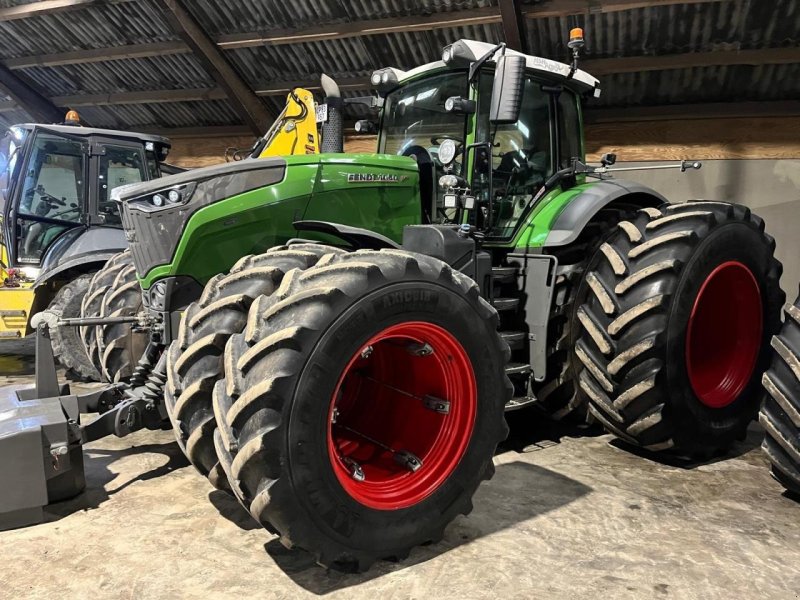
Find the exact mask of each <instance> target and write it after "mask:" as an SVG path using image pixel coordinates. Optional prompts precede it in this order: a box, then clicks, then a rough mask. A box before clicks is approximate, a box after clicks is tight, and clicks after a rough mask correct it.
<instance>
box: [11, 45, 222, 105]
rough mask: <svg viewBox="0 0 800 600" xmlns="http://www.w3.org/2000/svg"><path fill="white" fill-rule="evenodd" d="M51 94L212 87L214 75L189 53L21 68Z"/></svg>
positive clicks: (35, 83)
mask: <svg viewBox="0 0 800 600" xmlns="http://www.w3.org/2000/svg"><path fill="white" fill-rule="evenodd" d="M17 73H18V74H21V75H23V76H24V77H27V78H28V79H29V80H30V81H31V82H33V84H34V85H36V86H38V87H39V89H43V90H47V91H48V95H50V96H65V95H72V94H79V93H87V94H93V93H104V92H123V91H140V90H158V89H170V90H176V89H191V88H202V87H213V86H214V85H215V83H214V79H213V78H212V77H211V76H210V75H209V74H208V73H207V72H206V70H205V69H203V67H202V66H201V65H200V62H199V61H198V60H197V59H196V58H195V57H194V56H193V55H191V54H172V55H167V56H154V57H151V58H132V59H126V60H115V61H109V62H97V63H84V64H74V65H63V66H57V67H33V68H30V69H20V70H18V71H17Z"/></svg>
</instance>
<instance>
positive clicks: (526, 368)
mask: <svg viewBox="0 0 800 600" xmlns="http://www.w3.org/2000/svg"><path fill="white" fill-rule="evenodd" d="M530 372H531V366H530V365H528V364H525V363H508V364H507V365H506V375H527V374H528V373H530Z"/></svg>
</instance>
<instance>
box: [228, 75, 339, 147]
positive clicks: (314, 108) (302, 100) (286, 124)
mask: <svg viewBox="0 0 800 600" xmlns="http://www.w3.org/2000/svg"><path fill="white" fill-rule="evenodd" d="M325 108H326V107H325V105H317V104H316V103H315V102H314V95H313V94H312V93H311V92H309V91H308V90H306V89H303V88H295V89H293V90H291V91H290V92H289V95H288V96H287V97H286V105H285V106H284V107H283V110H282V111H281V113H280V114H279V115H278V118H277V119H275V122H274V123H273V124H272V126H271V127H270V128H269V129H268V130H267V132H266V133H265V134H264V135H263V136H262V137H260V138H259V139H258V140H257V141H256V143H255V145H253V146H252V147H250V148H247V149H240V148H228V149H227V150H226V151H225V160H226V161H230V160H244V159H248V158H266V157H268V156H289V155H292V154H318V153H319V151H320V144H319V132H318V130H317V122H318V121H320V120H325V115H324V111H325ZM318 111H319V112H318Z"/></svg>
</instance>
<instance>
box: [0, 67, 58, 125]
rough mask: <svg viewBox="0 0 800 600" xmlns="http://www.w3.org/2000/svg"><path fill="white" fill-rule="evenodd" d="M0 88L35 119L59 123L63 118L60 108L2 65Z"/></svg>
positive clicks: (42, 121)
mask: <svg viewBox="0 0 800 600" xmlns="http://www.w3.org/2000/svg"><path fill="white" fill-rule="evenodd" d="M0 90H2V91H3V92H4V93H5V94H6V95H7V96H9V97H10V98H11V99H12V100H13V101H14V103H15V104H16V105H17V106H18V107H19V108H21V109H22V110H24V111H25V112H26V113H28V114H29V115H30V116H31V117H33V119H34V120H35V121H38V122H40V123H60V122H62V121H63V120H64V111H63V110H62V109H60V108H58V107H57V106H56V105H55V104H54V103H53V102H52V101H51V100H50V99H48V98H45V97H44V96H43V95H42V94H41V93H39V91H38V90H36V89H34V88H33V87H31V86H30V85H29V84H28V83H26V82H25V81H23V80H22V79H20V78H19V77H17V76H16V75H15V74H14V73H12V72H11V71H10V70H8V69H7V68H6V67H4V66H2V65H0ZM15 108H16V107H15Z"/></svg>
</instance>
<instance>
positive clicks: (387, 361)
mask: <svg viewBox="0 0 800 600" xmlns="http://www.w3.org/2000/svg"><path fill="white" fill-rule="evenodd" d="M441 401H444V404H443V403H442V402H441ZM447 403H449V406H448V405H447ZM476 410H477V387H476V384H475V374H474V372H473V369H472V363H471V362H470V360H469V357H468V356H467V354H466V352H465V351H464V348H463V347H462V346H461V344H460V343H459V342H458V340H456V339H455V337H453V336H452V335H451V334H450V333H448V332H447V331H445V330H444V329H442V328H441V327H439V326H438V325H433V324H432V323H425V322H420V321H411V322H407V323H400V324H397V325H392V326H391V327H387V328H386V329H384V330H383V331H381V332H380V333H378V334H376V335H374V336H373V337H372V338H370V339H369V340H368V341H367V342H366V343H365V344H364V345H363V346H362V348H361V350H359V351H358V352H357V353H356V354H355V355H354V356H353V357H352V358H351V359H350V360H349V362H348V363H347V367H346V368H345V369H344V372H343V374H342V376H341V378H340V379H339V381H338V383H337V385H336V389H335V391H334V394H333V398H332V400H331V406H330V411H329V415H328V417H329V419H328V423H329V425H328V454H329V457H330V460H331V464H332V465H333V471H334V473H335V474H336V477H337V479H338V480H339V482H340V483H341V484H342V487H343V488H344V489H345V491H347V493H348V494H349V495H350V496H351V497H352V498H353V499H354V500H356V501H358V502H360V503H361V504H364V505H366V506H369V507H371V508H376V509H382V510H394V509H399V508H406V507H409V506H412V505H414V504H417V503H418V502H420V501H422V500H423V499H425V498H426V497H428V496H430V495H431V494H432V493H433V492H434V491H435V490H436V489H437V488H438V487H439V486H440V485H441V484H442V483H444V481H445V480H446V479H447V478H448V477H449V476H450V474H451V473H452V472H453V470H454V469H455V468H456V466H457V465H458V463H459V462H460V461H461V458H462V457H463V455H464V452H465V451H466V449H467V445H468V443H469V440H470V438H471V437H472V429H473V426H474V423H475V413H476ZM389 449H391V450H392V451H390V450H389ZM399 452H406V453H411V455H412V457H411V458H412V462H413V459H414V458H417V459H419V461H420V462H421V466H419V467H418V468H417V469H416V470H414V469H412V466H413V465H411V466H410V465H409V463H408V455H407V454H405V455H401V454H398V453H399ZM403 456H405V457H406V458H405V459H404V458H403ZM359 471H360V474H361V475H363V478H361V477H359Z"/></svg>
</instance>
